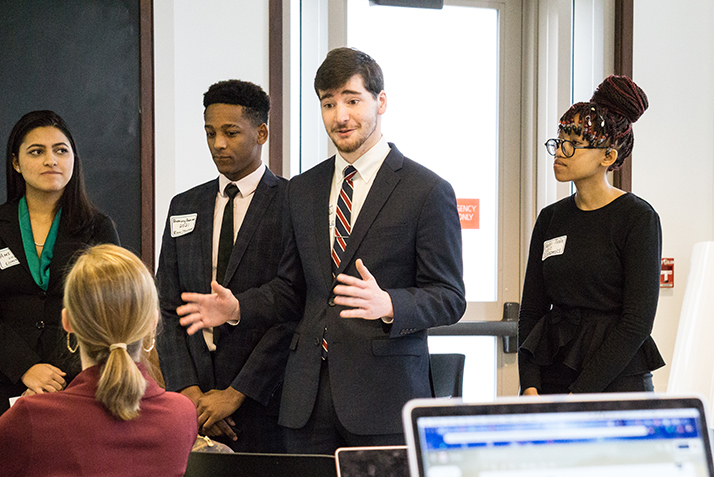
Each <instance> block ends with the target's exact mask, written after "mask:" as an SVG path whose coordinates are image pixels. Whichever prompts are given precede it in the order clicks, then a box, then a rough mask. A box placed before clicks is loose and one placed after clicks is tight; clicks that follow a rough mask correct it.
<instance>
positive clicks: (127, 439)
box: [0, 365, 198, 477]
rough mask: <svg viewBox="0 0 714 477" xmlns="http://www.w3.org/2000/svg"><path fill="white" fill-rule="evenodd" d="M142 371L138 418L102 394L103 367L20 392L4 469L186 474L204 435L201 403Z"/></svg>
mask: <svg viewBox="0 0 714 477" xmlns="http://www.w3.org/2000/svg"><path fill="white" fill-rule="evenodd" d="M139 369H141V372H142V373H143V375H144V377H145V378H146V381H147V386H146V392H145V394H144V397H143V398H142V400H141V410H140V414H139V416H138V417H137V418H135V419H132V420H130V421H122V420H120V419H117V418H115V417H114V416H113V415H112V414H111V413H110V412H109V411H108V410H107V409H106V408H105V407H104V406H103V405H102V404H100V403H99V402H97V401H96V400H95V398H94V395H95V392H96V389H97V381H98V380H99V366H93V367H91V368H87V369H85V370H84V371H82V372H81V373H80V374H79V375H78V376H77V377H76V378H75V379H74V380H73V381H72V382H71V383H70V384H69V386H67V388H66V389H65V390H64V391H61V392H58V393H51V394H39V395H35V396H30V397H23V398H20V399H19V400H18V401H17V402H16V403H15V405H14V406H13V407H12V408H10V410H9V411H7V412H6V413H4V414H3V415H1V416H0V440H1V441H2V449H3V450H2V475H4V476H8V477H10V476H16V475H17V476H19V475H23V476H35V475H37V476H39V475H102V476H107V477H108V476H139V475H147V476H149V475H151V476H182V475H183V474H184V471H185V470H186V462H187V460H188V454H189V452H190V451H191V447H192V446H193V444H194V442H195V440H196V435H197V425H198V424H197V419H196V408H195V407H194V405H193V403H192V402H191V401H190V400H189V399H188V398H187V397H185V396H182V395H180V394H176V393H171V392H166V391H164V390H163V389H161V388H160V387H159V386H158V385H157V384H156V382H155V381H154V380H153V379H151V377H149V375H148V374H147V373H146V368H145V367H144V366H143V365H139Z"/></svg>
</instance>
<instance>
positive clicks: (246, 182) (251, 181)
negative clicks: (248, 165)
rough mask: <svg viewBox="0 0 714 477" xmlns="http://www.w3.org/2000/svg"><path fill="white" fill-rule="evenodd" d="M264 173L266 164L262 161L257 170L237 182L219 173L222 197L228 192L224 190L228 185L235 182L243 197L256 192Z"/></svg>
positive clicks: (219, 187) (219, 186)
mask: <svg viewBox="0 0 714 477" xmlns="http://www.w3.org/2000/svg"><path fill="white" fill-rule="evenodd" d="M263 174H265V164H263V163H262V162H261V164H260V166H258V168H257V169H256V170H254V171H253V172H251V173H250V174H248V175H247V176H245V177H244V178H242V179H240V180H237V181H235V182H233V181H231V180H230V179H228V178H227V177H226V176H224V175H223V174H219V175H218V193H219V194H221V196H222V197H225V196H226V194H225V193H224V191H225V190H226V186H227V185H228V184H230V183H231V182H233V183H234V184H235V185H236V186H237V187H238V190H239V191H240V194H241V197H248V196H249V195H250V194H252V193H253V192H255V189H257V187H258V184H259V183H260V180H261V179H262V178H263Z"/></svg>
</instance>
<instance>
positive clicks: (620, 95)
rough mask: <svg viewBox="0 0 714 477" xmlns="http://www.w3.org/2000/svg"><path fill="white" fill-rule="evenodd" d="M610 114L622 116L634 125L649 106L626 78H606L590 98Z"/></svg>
mask: <svg viewBox="0 0 714 477" xmlns="http://www.w3.org/2000/svg"><path fill="white" fill-rule="evenodd" d="M590 102H591V103H595V104H597V105H599V106H601V107H602V108H603V109H606V110H607V111H608V112H610V113H612V114H617V115H619V116H623V117H624V118H626V119H627V120H628V121H630V122H631V123H634V122H635V121H637V120H638V119H640V116H642V114H643V113H644V112H645V110H646V109H647V107H648V106H649V101H647V95H646V94H645V92H644V91H642V88H640V87H639V86H637V85H636V84H635V82H634V81H632V80H631V79H630V78H628V77H627V76H615V75H612V76H608V77H607V78H605V80H604V81H603V82H602V83H600V86H598V87H597V89H596V90H595V92H594V93H593V97H592V98H590Z"/></svg>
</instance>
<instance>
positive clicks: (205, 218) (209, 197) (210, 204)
mask: <svg viewBox="0 0 714 477" xmlns="http://www.w3.org/2000/svg"><path fill="white" fill-rule="evenodd" d="M216 194H218V179H215V180H214V181H212V182H211V186H210V187H209V188H208V189H207V190H206V195H205V196H204V197H201V198H200V199H199V202H198V203H197V204H196V208H195V210H196V213H197V214H198V216H197V218H196V223H197V228H198V234H197V235H196V240H198V243H197V244H196V245H195V249H197V250H200V253H201V256H200V258H199V264H200V265H199V266H200V269H201V277H202V280H203V284H202V285H203V286H204V287H205V288H204V290H206V291H207V292H210V290H211V277H212V276H213V214H214V212H215V209H216ZM194 243H195V242H194ZM189 260H190V259H189Z"/></svg>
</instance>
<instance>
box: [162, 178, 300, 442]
mask: <svg viewBox="0 0 714 477" xmlns="http://www.w3.org/2000/svg"><path fill="white" fill-rule="evenodd" d="M286 185H287V181H286V180H285V179H283V178H281V177H276V176H275V175H274V174H273V173H272V172H270V170H268V169H266V171H265V174H264V175H263V177H262V179H261V181H260V183H259V184H258V187H257V189H256V190H255V195H254V196H253V199H252V201H251V203H250V207H249V208H248V212H247V213H246V216H245V218H244V220H243V223H242V225H241V228H240V230H239V232H238V235H237V237H236V241H235V245H234V247H233V253H232V255H231V258H230V261H229V263H228V268H227V270H226V276H225V277H224V279H223V280H219V282H221V284H222V285H223V286H225V287H227V288H230V289H231V290H232V291H233V292H234V293H238V292H241V291H244V290H247V289H249V288H252V287H257V286H260V285H262V284H264V283H266V282H268V281H270V280H271V279H273V278H274V277H275V276H276V275H277V270H278V263H279V261H280V256H281V255H282V252H283V247H284V245H285V244H284V241H283V239H282V235H281V233H280V232H281V218H282V213H283V212H282V205H283V195H284V192H285V189H286ZM217 193H218V179H215V180H213V181H210V182H207V183H205V184H202V185H199V186H197V187H194V188H193V189H191V190H188V191H186V192H184V193H182V194H179V195H177V196H176V197H174V198H173V200H172V201H171V206H170V208H169V214H168V218H167V222H166V229H165V230H164V236H163V243H162V246H161V257H160V259H159V269H158V272H157V284H158V289H159V298H160V302H161V315H162V317H163V329H161V330H160V332H159V334H158V336H157V349H158V352H159V361H160V364H161V371H162V373H163V376H164V380H165V382H166V388H167V389H168V390H170V391H180V390H182V389H184V388H186V387H189V386H194V385H197V386H199V387H200V388H201V390H202V391H203V392H207V391H209V390H211V389H226V388H227V387H228V386H232V387H233V388H235V389H236V390H238V391H240V392H241V393H243V394H245V395H246V396H247V397H248V399H246V401H245V402H244V403H243V405H242V406H241V407H240V408H239V409H238V411H237V412H236V414H235V415H234V418H235V419H234V420H235V421H236V424H237V426H238V429H239V431H240V429H242V426H243V424H244V423H245V422H246V419H248V417H247V416H243V414H251V415H255V414H272V415H274V416H277V411H278V407H279V396H280V393H279V392H278V390H279V388H280V385H281V384H282V380H283V373H284V372H285V362H286V360H287V352H288V346H289V344H290V337H291V336H292V329H293V325H292V324H289V323H288V324H279V325H274V326H273V325H271V324H270V323H257V324H256V326H255V327H253V328H251V329H246V328H245V327H244V326H243V325H242V324H238V325H237V326H230V325H223V326H221V327H220V333H219V337H218V341H217V343H216V347H217V349H216V351H214V352H213V353H211V352H210V351H208V347H207V346H206V343H205V341H204V338H203V334H202V333H196V334H195V335H193V336H188V335H187V333H186V330H185V328H184V327H182V326H181V324H180V323H179V320H178V316H177V315H176V308H177V307H178V306H180V305H182V304H183V303H184V302H183V300H181V293H183V292H188V291H190V292H197V293H210V292H211V288H210V283H211V268H212V260H211V252H212V244H213V214H214V208H215V202H216V194H217ZM188 214H197V216H196V223H195V228H194V229H193V231H192V232H190V233H187V234H185V235H181V236H178V237H171V217H174V216H181V215H188ZM241 416H243V417H241ZM253 417H254V416H253ZM273 421H276V420H275V419H273ZM246 425H247V424H246ZM247 426H248V427H250V426H249V425H247ZM273 426H274V427H275V428H277V422H275V423H274V424H273ZM259 431H260V430H256V429H250V428H246V429H245V432H246V438H247V437H249V436H248V435H250V436H252V437H251V438H250V440H249V441H248V442H246V443H245V445H248V446H253V447H247V448H246V447H240V443H239V444H238V448H239V449H244V450H247V449H251V450H255V451H258V450H261V449H265V447H261V446H268V447H267V448H268V449H269V448H270V443H269V442H259V440H260V439H256V432H259ZM231 444H232V445H234V447H235V446H236V445H235V444H234V443H231ZM256 446H257V447H256Z"/></svg>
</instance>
